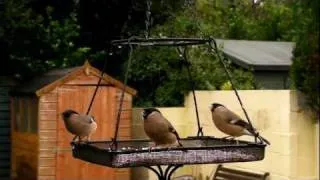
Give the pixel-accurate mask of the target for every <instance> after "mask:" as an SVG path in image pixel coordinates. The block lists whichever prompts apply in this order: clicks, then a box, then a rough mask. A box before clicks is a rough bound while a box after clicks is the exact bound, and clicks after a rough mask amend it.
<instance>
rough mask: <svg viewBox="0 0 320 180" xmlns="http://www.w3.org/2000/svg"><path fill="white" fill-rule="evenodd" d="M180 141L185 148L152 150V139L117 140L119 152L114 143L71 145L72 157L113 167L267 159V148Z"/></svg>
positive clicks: (215, 141) (233, 142)
mask: <svg viewBox="0 0 320 180" xmlns="http://www.w3.org/2000/svg"><path fill="white" fill-rule="evenodd" d="M180 142H181V144H182V145H183V147H177V148H169V149H168V148H152V149H151V150H150V147H151V146H152V142H150V141H149V140H130V141H129V140H128V141H118V142H117V149H116V150H112V149H111V148H110V146H111V144H112V141H95V142H87V143H76V142H72V143H71V145H72V147H73V148H72V149H73V150H72V153H73V157H75V158H78V159H81V160H84V161H87V162H91V163H95V164H99V165H103V166H108V167H112V168H127V167H139V166H155V165H180V164H181V165H182V164H215V163H228V162H249V161H259V160H263V159H264V151H265V146H266V145H265V144H258V143H252V142H247V141H236V140H228V139H221V138H220V139H219V138H215V137H211V136H203V137H188V138H184V139H181V140H180Z"/></svg>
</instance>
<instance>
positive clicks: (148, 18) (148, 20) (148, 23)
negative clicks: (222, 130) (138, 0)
mask: <svg viewBox="0 0 320 180" xmlns="http://www.w3.org/2000/svg"><path fill="white" fill-rule="evenodd" d="M151 5H152V2H151V1H150V0H147V10H146V20H145V21H144V22H145V26H146V30H145V32H144V36H145V38H146V39H148V38H149V35H150V26H151V24H152V19H151Z"/></svg>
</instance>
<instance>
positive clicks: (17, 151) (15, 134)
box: [11, 97, 39, 180]
mask: <svg viewBox="0 0 320 180" xmlns="http://www.w3.org/2000/svg"><path fill="white" fill-rule="evenodd" d="M31 102H34V104H35V106H31V105H30V106H22V105H23V104H24V105H27V104H28V105H29V104H30V103H31ZM37 103H38V102H37V99H36V98H35V97H33V98H30V97H14V98H11V142H12V144H11V177H12V179H14V180H34V179H36V177H37V167H38V152H39V151H38V146H39V143H38V134H37V133H36V132H35V131H34V129H33V128H34V126H31V125H32V123H34V122H36V119H37V113H36V112H37V111H36V109H37V106H36V105H37Z"/></svg>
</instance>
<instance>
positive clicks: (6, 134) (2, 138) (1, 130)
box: [0, 84, 11, 179]
mask: <svg viewBox="0 0 320 180" xmlns="http://www.w3.org/2000/svg"><path fill="white" fill-rule="evenodd" d="M8 91H9V87H8V86H4V85H1V84H0V179H9V178H10V146H11V145H10V111H9V106H10V99H9V95H8Z"/></svg>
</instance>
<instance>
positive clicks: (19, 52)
mask: <svg viewBox="0 0 320 180" xmlns="http://www.w3.org/2000/svg"><path fill="white" fill-rule="evenodd" d="M52 12H53V9H52V8H50V7H48V8H47V11H46V15H45V16H42V15H40V14H37V13H35V12H34V11H33V10H32V9H31V8H30V7H29V6H28V4H26V3H25V1H22V0H7V1H5V3H4V10H3V11H2V12H1V13H0V22H1V27H0V41H1V42H2V43H3V44H5V46H6V47H7V51H6V52H4V53H7V58H6V59H4V60H5V61H7V63H8V64H7V66H3V67H4V68H8V69H12V72H11V73H18V74H19V75H20V76H22V77H23V78H27V77H32V76H33V75H34V74H38V73H43V72H46V71H47V70H49V69H51V68H60V67H69V66H74V65H79V64H82V63H83V61H84V59H85V56H86V55H87V54H88V52H89V51H90V48H88V47H78V46H76V45H75V41H76V40H77V38H78V37H79V29H80V26H79V25H78V23H77V18H76V14H75V13H74V12H73V13H71V14H70V15H69V16H68V17H65V18H64V19H62V20H60V21H59V20H56V19H54V18H52V15H51V14H52ZM10 67H11V68H10Z"/></svg>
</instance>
